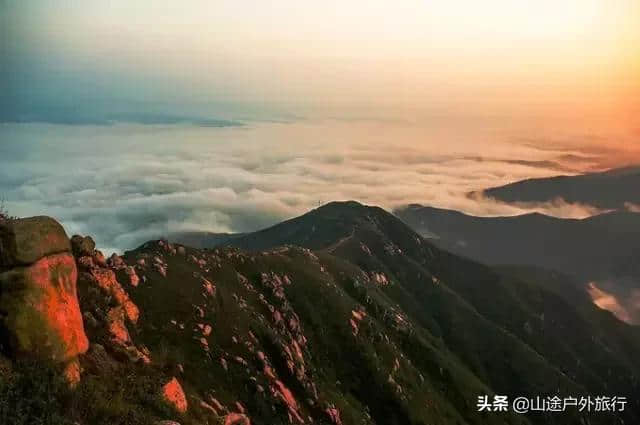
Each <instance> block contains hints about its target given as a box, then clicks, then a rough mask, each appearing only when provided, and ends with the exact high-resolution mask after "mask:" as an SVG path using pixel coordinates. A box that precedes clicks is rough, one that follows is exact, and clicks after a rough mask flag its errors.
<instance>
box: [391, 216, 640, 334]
mask: <svg viewBox="0 0 640 425" xmlns="http://www.w3.org/2000/svg"><path fill="white" fill-rule="evenodd" d="M395 214H396V215H397V216H398V217H399V218H401V219H402V220H403V221H404V222H405V223H407V224H408V225H410V226H411V227H412V228H413V229H415V230H416V231H417V232H418V233H420V234H422V235H424V236H426V237H429V238H430V240H431V241H432V242H433V243H434V244H436V245H438V246H439V247H441V248H443V249H446V250H447V251H450V252H453V253H455V254H458V255H462V256H465V257H469V258H472V259H474V260H477V261H480V262H483V263H485V264H511V265H517V264H520V265H534V266H538V267H542V268H548V269H553V270H558V271H561V272H564V273H566V274H570V275H572V276H574V277H576V278H577V280H578V281H579V282H580V284H581V285H583V286H584V285H585V284H587V283H589V282H596V283H597V285H598V287H600V288H602V289H604V290H606V291H607V292H610V293H612V294H615V295H617V296H618V297H619V298H620V300H621V302H622V303H624V304H625V305H626V309H627V310H628V311H629V312H630V315H631V318H632V319H633V320H634V321H637V322H638V323H640V305H635V304H634V301H633V296H632V295H633V293H634V291H640V261H638V260H637V259H638V258H639V256H640V214H639V213H632V212H626V211H619V212H611V213H605V214H601V215H598V216H594V217H589V218H586V219H581V220H574V219H560V218H555V217H549V216H545V215H541V214H527V215H521V216H514V217H474V216H469V215H466V214H463V213H460V212H457V211H451V210H443V209H438V208H432V207H423V206H420V205H410V206H408V207H406V208H403V209H399V210H396V211H395Z"/></svg>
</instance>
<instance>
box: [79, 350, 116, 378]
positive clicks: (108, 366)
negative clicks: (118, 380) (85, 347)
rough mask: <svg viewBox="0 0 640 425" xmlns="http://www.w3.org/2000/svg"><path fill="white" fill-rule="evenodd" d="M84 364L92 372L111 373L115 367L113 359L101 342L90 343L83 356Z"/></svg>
mask: <svg viewBox="0 0 640 425" xmlns="http://www.w3.org/2000/svg"><path fill="white" fill-rule="evenodd" d="M84 364H85V367H86V368H87V369H89V370H90V371H92V372H93V373H111V372H113V371H114V369H115V364H114V361H113V359H112V358H111V357H110V356H109V354H108V353H107V351H106V350H105V348H104V346H103V345H102V344H98V343H92V344H91V346H90V347H89V351H87V353H86V355H85V356H84Z"/></svg>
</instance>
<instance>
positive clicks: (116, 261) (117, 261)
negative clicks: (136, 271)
mask: <svg viewBox="0 0 640 425" xmlns="http://www.w3.org/2000/svg"><path fill="white" fill-rule="evenodd" d="M107 265H108V266H109V267H111V268H112V269H117V270H119V269H122V268H124V267H126V265H127V264H126V263H125V262H124V260H123V259H122V257H120V256H119V255H118V254H116V253H115V252H114V253H113V254H111V257H109V259H108V260H107Z"/></svg>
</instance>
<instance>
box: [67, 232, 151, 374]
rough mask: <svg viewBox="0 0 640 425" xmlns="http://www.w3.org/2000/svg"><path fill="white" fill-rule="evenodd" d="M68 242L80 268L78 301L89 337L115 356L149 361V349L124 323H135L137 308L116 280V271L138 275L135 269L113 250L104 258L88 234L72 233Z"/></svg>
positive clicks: (132, 324) (134, 361)
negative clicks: (112, 252) (106, 259)
mask: <svg viewBox="0 0 640 425" xmlns="http://www.w3.org/2000/svg"><path fill="white" fill-rule="evenodd" d="M71 245H72V249H73V252H74V254H75V255H76V262H77V265H78V269H79V270H80V275H79V278H78V285H79V290H80V305H81V308H82V309H83V315H84V317H85V319H86V320H87V324H88V325H89V331H90V335H91V337H92V341H94V340H95V341H99V342H100V343H103V344H104V346H105V348H107V350H108V351H109V352H110V353H111V354H112V355H113V356H114V358H116V359H118V360H122V361H129V362H133V363H136V362H142V363H146V364H148V363H150V362H151V359H150V358H149V353H148V351H147V350H146V349H145V348H144V347H140V348H139V347H137V346H136V345H135V344H134V342H133V341H132V339H131V336H130V333H129V328H128V327H127V326H128V325H129V326H134V325H135V324H136V323H137V321H138V318H139V315H140V311H139V309H138V306H137V305H136V304H135V303H134V302H133V301H132V300H131V298H130V297H129V294H128V293H127V291H126V290H125V289H124V288H123V287H122V285H121V284H120V282H118V279H117V276H116V272H115V271H116V270H122V271H125V275H129V274H131V273H133V275H134V276H136V278H137V275H136V274H135V269H134V268H133V267H132V266H127V265H126V264H125V262H124V261H123V260H122V258H121V257H119V256H117V255H115V254H114V255H112V256H111V257H109V260H108V261H104V255H103V254H102V252H100V251H99V250H96V249H95V243H94V242H93V240H92V239H91V237H89V236H85V237H83V236H78V235H76V236H73V237H72V238H71ZM129 283H132V281H131V280H130V281H129ZM136 283H137V282H136Z"/></svg>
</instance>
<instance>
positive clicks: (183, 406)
mask: <svg viewBox="0 0 640 425" xmlns="http://www.w3.org/2000/svg"><path fill="white" fill-rule="evenodd" d="M162 398H163V399H164V400H165V401H166V402H167V403H168V404H169V405H170V406H171V407H173V408H174V409H176V410H177V411H178V412H180V413H184V412H186V411H187V408H188V407H189V405H188V404H187V397H186V396H185V395H184V391H183V389H182V385H180V382H178V380H177V379H176V378H175V377H174V378H172V379H171V380H170V381H169V382H167V383H166V384H164V386H163V387H162Z"/></svg>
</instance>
